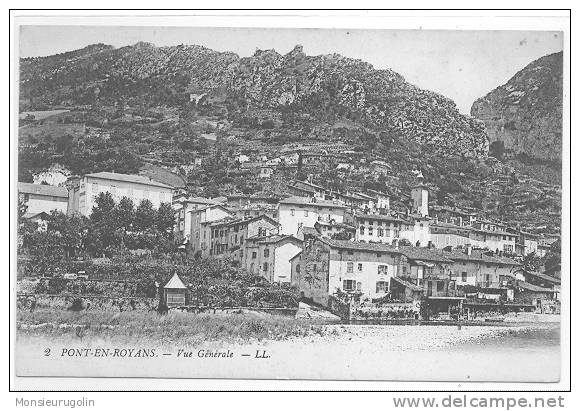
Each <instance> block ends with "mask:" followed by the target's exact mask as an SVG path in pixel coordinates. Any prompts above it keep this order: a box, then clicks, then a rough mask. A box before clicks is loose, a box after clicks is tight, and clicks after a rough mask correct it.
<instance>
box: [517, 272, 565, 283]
mask: <svg viewBox="0 0 580 411" xmlns="http://www.w3.org/2000/svg"><path fill="white" fill-rule="evenodd" d="M524 272H525V273H526V274H527V275H531V276H532V277H537V278H540V279H542V280H544V281H548V282H551V283H553V284H561V282H562V281H561V280H560V279H559V278H556V277H552V276H551V275H547V274H543V273H538V272H535V271H524Z"/></svg>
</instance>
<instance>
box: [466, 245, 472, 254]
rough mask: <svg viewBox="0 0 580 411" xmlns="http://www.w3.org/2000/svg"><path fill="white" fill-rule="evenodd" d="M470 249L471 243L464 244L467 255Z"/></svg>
mask: <svg viewBox="0 0 580 411" xmlns="http://www.w3.org/2000/svg"><path fill="white" fill-rule="evenodd" d="M471 250H472V247H471V244H466V245H465V252H466V254H467V255H471Z"/></svg>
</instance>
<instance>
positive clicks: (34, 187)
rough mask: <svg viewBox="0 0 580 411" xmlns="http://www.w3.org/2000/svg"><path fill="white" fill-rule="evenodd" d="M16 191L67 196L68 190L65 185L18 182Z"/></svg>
mask: <svg viewBox="0 0 580 411" xmlns="http://www.w3.org/2000/svg"><path fill="white" fill-rule="evenodd" d="M18 192H19V193H24V194H38V195H41V196H51V197H62V198H68V190H67V189H66V188H65V187H58V186H49V185H46V184H31V183H18Z"/></svg>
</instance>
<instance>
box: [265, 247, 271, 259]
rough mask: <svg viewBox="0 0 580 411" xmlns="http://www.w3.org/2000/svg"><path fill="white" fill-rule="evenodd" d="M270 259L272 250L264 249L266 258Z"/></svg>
mask: <svg viewBox="0 0 580 411" xmlns="http://www.w3.org/2000/svg"><path fill="white" fill-rule="evenodd" d="M268 257H270V249H269V248H265V249H264V258H268Z"/></svg>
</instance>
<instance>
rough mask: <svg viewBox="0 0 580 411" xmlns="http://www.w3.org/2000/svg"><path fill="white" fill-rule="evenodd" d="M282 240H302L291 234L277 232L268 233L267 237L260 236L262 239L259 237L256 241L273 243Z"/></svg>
mask: <svg viewBox="0 0 580 411" xmlns="http://www.w3.org/2000/svg"><path fill="white" fill-rule="evenodd" d="M283 240H292V241H295V242H299V243H302V240H300V239H298V238H296V237H294V236H293V235H279V234H274V235H270V236H268V237H262V239H259V240H258V242H260V243H263V244H275V243H279V242H280V241H283Z"/></svg>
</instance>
